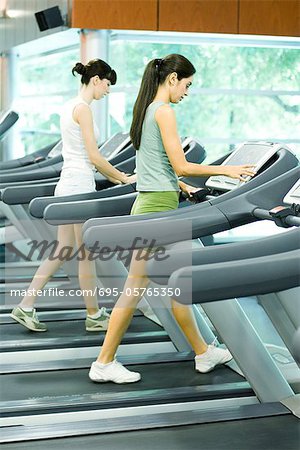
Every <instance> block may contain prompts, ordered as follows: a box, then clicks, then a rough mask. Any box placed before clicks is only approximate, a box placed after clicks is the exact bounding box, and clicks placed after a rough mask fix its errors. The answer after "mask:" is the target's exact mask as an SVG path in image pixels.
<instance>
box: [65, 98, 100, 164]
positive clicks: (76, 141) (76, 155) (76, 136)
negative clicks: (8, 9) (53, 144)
mask: <svg viewBox="0 0 300 450" xmlns="http://www.w3.org/2000/svg"><path fill="white" fill-rule="evenodd" d="M80 103H84V104H85V105H88V106H89V104H88V103H86V102H85V101H84V100H83V99H82V98H80V97H76V98H74V99H72V100H69V101H68V102H67V103H66V104H65V106H64V107H63V109H62V112H61V115H60V129H61V136H62V142H63V148H62V156H63V159H64V163H63V170H65V169H80V170H82V171H85V172H90V171H95V170H96V169H95V167H94V165H93V164H92V163H91V161H90V160H89V157H88V153H87V151H86V148H85V145H84V141H83V137H82V133H81V128H80V125H79V124H78V123H76V122H75V121H74V119H73V111H74V108H75V107H76V106H77V105H79V104H80ZM93 122H94V133H95V137H96V141H98V139H99V130H98V128H97V125H96V124H95V121H94V120H93Z"/></svg>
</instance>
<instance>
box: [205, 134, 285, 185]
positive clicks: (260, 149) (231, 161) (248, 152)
mask: <svg viewBox="0 0 300 450" xmlns="http://www.w3.org/2000/svg"><path fill="white" fill-rule="evenodd" d="M281 148H286V147H285V146H284V145H282V144H278V143H273V142H245V143H243V144H241V145H240V146H239V147H238V148H237V149H236V150H234V151H233V152H232V153H231V155H230V156H229V157H228V158H227V159H226V160H225V161H224V162H223V163H222V166H223V165H224V166H240V165H243V164H252V165H253V166H254V170H255V171H256V172H257V171H258V170H259V169H260V168H261V167H262V166H263V165H264V164H265V163H266V162H267V161H268V160H269V159H270V158H271V157H272V156H273V155H274V154H275V153H277V151H278V150H280V149H281ZM250 179H251V177H246V178H245V181H246V182H247V181H249V180H250ZM243 183H244V182H243V181H240V180H238V179H234V178H229V177H226V176H224V175H217V176H212V177H210V178H209V179H208V180H207V181H206V183H205V185H206V186H207V187H209V188H213V189H217V190H220V191H231V190H232V189H235V188H237V187H239V186H240V185H241V184H243Z"/></svg>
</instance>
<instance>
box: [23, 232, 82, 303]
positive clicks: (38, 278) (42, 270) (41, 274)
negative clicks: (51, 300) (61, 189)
mask: <svg viewBox="0 0 300 450" xmlns="http://www.w3.org/2000/svg"><path fill="white" fill-rule="evenodd" d="M57 242H58V246H57V248H56V250H55V252H54V254H53V255H52V256H51V259H49V258H47V259H45V260H44V261H43V262H42V264H41V265H40V267H39V268H38V270H37V271H36V273H35V275H34V277H33V279H32V281H31V283H30V286H29V288H28V289H27V292H28V293H27V295H25V297H24V298H23V299H22V301H21V303H20V305H19V306H20V307H21V308H33V306H34V303H35V301H36V295H31V293H32V294H33V293H34V292H36V291H38V290H41V289H43V288H44V286H45V285H46V283H47V282H48V281H49V279H50V278H51V276H52V275H53V274H54V273H55V272H57V270H58V269H59V268H60V266H61V265H62V264H63V262H64V260H63V259H62V258H61V257H58V255H59V254H60V252H61V251H62V250H63V249H64V248H65V247H69V248H74V244H75V237H74V230H73V225H60V226H59V227H58V230H57ZM29 293H30V295H29Z"/></svg>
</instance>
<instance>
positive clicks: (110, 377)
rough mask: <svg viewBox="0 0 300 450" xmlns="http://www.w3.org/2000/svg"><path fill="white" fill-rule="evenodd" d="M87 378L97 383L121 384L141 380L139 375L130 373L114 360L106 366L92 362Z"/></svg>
mask: <svg viewBox="0 0 300 450" xmlns="http://www.w3.org/2000/svg"><path fill="white" fill-rule="evenodd" d="M89 377H90V379H91V380H92V381H95V382H97V383H106V382H107V381H112V382H113V383H118V384H122V383H135V382H136V381H139V380H140V379H141V374H140V373H138V372H131V371H130V370H128V369H126V367H124V366H122V364H121V363H119V361H117V360H116V359H115V360H114V361H112V362H111V363H108V364H101V363H98V362H97V361H95V362H93V363H92V366H91V369H90V372H89Z"/></svg>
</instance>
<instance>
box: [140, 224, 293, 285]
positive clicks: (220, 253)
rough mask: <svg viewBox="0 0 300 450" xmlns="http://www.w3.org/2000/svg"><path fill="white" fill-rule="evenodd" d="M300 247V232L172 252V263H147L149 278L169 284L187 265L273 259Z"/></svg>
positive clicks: (184, 248)
mask: <svg viewBox="0 0 300 450" xmlns="http://www.w3.org/2000/svg"><path fill="white" fill-rule="evenodd" d="M299 247H300V228H296V229H292V230H289V231H287V232H285V233H279V234H276V235H274V236H268V237H262V238H259V239H255V240H251V241H246V242H236V243H233V244H230V245H228V244H221V245H217V246H209V247H196V248H192V249H191V248H190V249H189V248H188V249H187V248H186V246H180V247H179V248H176V246H175V248H173V249H172V248H171V249H169V250H168V259H167V260H165V261H159V260H155V259H152V260H150V261H149V262H148V263H147V276H148V278H150V279H151V280H152V281H155V282H156V283H158V284H167V283H168V279H169V277H170V276H171V275H172V273H173V272H175V271H176V270H179V269H180V268H182V267H183V266H184V265H186V262H187V261H190V262H191V263H192V264H193V265H194V266H198V265H205V264H214V263H226V262H228V261H234V260H244V259H248V258H257V257H261V256H268V255H269V256H270V255H274V254H279V253H286V252H287V251H293V250H296V249H299Z"/></svg>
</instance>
